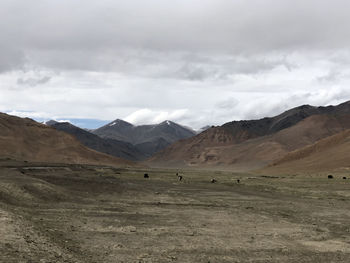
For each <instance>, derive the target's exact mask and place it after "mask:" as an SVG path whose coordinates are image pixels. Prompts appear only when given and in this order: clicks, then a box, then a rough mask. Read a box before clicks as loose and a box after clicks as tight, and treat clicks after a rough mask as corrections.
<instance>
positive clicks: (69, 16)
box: [0, 0, 350, 128]
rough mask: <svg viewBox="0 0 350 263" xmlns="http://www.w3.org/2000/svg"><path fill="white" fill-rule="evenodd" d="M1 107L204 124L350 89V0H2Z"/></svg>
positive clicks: (43, 115) (319, 101) (86, 122)
mask: <svg viewBox="0 0 350 263" xmlns="http://www.w3.org/2000/svg"><path fill="white" fill-rule="evenodd" d="M0 7H1V8H0V16H1V20H0V32H1V41H0V111H1V112H7V113H10V114H14V115H18V116H28V117H31V118H34V119H36V120H48V119H56V120H71V121H72V122H73V123H75V124H78V125H80V126H83V127H89V128H92V127H96V126H98V125H101V124H102V123H105V122H107V121H108V120H114V119H116V118H121V119H124V120H127V121H129V122H132V123H135V124H144V123H157V122H161V121H163V120H166V119H169V120H173V121H176V122H179V123H181V124H184V125H189V126H191V127H193V128H200V127H202V126H204V125H207V124H209V125H218V124H223V123H225V122H227V121H232V120H239V119H252V118H260V117H264V116H273V115H275V114H278V113H280V112H282V111H284V110H286V109H288V108H291V107H294V106H298V105H301V104H311V105H329V104H338V103H341V102H344V101H346V100H350V85H349V84H350V34H349V28H350V16H349V10H350V1H348V0H324V1H319V0H308V1H305V0H232V1H228V0H176V1H170V0H147V1H144V0H139V1H137V0H127V1H120V0H99V1H96V0H94V1H93V0H50V1H47V0H35V1H27V0H0Z"/></svg>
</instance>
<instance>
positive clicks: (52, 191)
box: [0, 161, 350, 263]
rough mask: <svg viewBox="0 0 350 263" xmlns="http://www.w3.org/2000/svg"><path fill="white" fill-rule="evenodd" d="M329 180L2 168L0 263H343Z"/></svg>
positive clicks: (349, 244)
mask: <svg viewBox="0 0 350 263" xmlns="http://www.w3.org/2000/svg"><path fill="white" fill-rule="evenodd" d="M144 173H148V174H149V178H148V179H147V178H144V176H143V175H144ZM176 173H179V174H180V175H182V176H183V180H182V181H178V178H177V176H176ZM333 176H334V179H328V178H327V174H321V173H320V174H299V175H274V176H270V175H266V174H243V173H232V172H227V171H226V172H221V171H200V170H181V171H179V170H166V169H163V170H160V169H158V170H157V169H144V170H142V169H116V168H110V167H106V166H104V167H102V166H87V165H85V166H81V165H57V164H55V165H49V164H38V163H37V164H30V163H17V162H8V163H7V162H6V161H2V162H1V168H0V221H1V223H0V237H1V238H0V262H6V263H10V262H16V263H17V262H33V263H34V262H35V263H36V262H205V263H208V262H211V263H213V262H219V263H223V262H251V263H253V262H254V263H258V262H259V263H262V262H279V263H281V262H298V263H302V262H325V263H330V262H350V224H349V223H350V203H349V201H350V180H349V179H343V176H347V175H346V174H345V173H344V174H334V175H333ZM213 178H215V179H216V180H217V182H216V183H211V179H213ZM237 179H239V182H238V181H237Z"/></svg>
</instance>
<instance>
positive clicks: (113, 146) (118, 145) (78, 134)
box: [45, 120, 145, 161]
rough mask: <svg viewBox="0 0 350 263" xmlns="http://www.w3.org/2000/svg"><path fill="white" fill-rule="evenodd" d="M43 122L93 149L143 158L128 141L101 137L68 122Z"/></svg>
mask: <svg viewBox="0 0 350 263" xmlns="http://www.w3.org/2000/svg"><path fill="white" fill-rule="evenodd" d="M45 124H46V125H49V126H51V127H53V128H55V129H56V130H59V131H64V132H66V133H69V134H71V135H73V136H74V137H75V138H77V139H78V140H79V141H80V142H81V143H82V144H83V145H85V146H86V147H88V148H91V149H93V150H96V151H99V152H102V153H106V154H109V155H113V156H116V157H120V158H124V159H128V160H133V161H136V160H141V159H143V158H145V156H144V154H142V152H140V151H139V150H138V149H137V148H136V147H135V146H133V145H132V144H130V143H127V142H123V141H118V140H114V139H108V138H106V139H104V138H101V137H99V136H97V135H95V134H93V133H91V132H89V131H87V130H84V129H81V128H79V127H76V126H74V125H73V124H71V123H68V122H57V121H53V120H51V121H48V122H46V123H45Z"/></svg>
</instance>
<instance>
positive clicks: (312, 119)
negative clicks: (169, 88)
mask: <svg viewBox="0 0 350 263" xmlns="http://www.w3.org/2000/svg"><path fill="white" fill-rule="evenodd" d="M346 129H350V102H345V103H342V104H340V105H338V106H328V107H314V106H310V105H303V106H300V107H296V108H293V109H291V110H288V111H286V112H284V113H282V114H280V115H277V116H275V117H270V118H263V119H259V120H248V121H233V122H228V123H225V124H224V125H222V126H217V127H212V128H210V129H208V130H206V131H204V132H202V133H200V134H198V135H196V136H194V137H191V138H189V139H186V140H181V141H179V142H177V143H174V144H173V145H171V146H170V147H168V148H166V149H164V150H163V151H161V152H159V153H157V154H155V155H154V156H153V157H151V158H150V159H149V160H148V161H147V163H148V165H152V166H167V167H169V166H170V167H171V166H172V167H178V166H185V167H186V166H187V167H201V168H203V167H221V168H223V167H226V168H228V169H236V170H252V169H259V168H261V167H264V166H266V165H268V164H270V163H271V162H273V161H275V160H277V159H279V158H281V156H284V155H286V154H288V153H289V152H291V151H294V150H297V149H300V148H303V147H305V146H307V145H311V144H313V143H316V142H317V141H318V140H321V139H324V138H326V137H328V136H331V135H334V134H336V133H339V132H342V131H344V130H346Z"/></svg>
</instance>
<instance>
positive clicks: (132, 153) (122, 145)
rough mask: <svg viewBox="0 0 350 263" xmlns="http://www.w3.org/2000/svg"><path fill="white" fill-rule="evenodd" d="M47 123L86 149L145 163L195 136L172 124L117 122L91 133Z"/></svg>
mask: <svg viewBox="0 0 350 263" xmlns="http://www.w3.org/2000/svg"><path fill="white" fill-rule="evenodd" d="M45 124H47V125H49V126H51V127H53V128H55V129H57V130H60V131H64V132H66V133H69V134H71V135H73V136H74V137H76V138H77V139H78V140H79V141H80V142H81V143H82V144H84V145H85V146H86V147H89V148H91V149H94V150H96V151H99V152H103V153H106V154H110V155H113V156H116V157H121V158H124V159H128V160H133V161H135V160H144V159H145V158H147V157H150V156H151V155H153V154H154V153H155V152H158V151H160V150H162V149H164V148H166V147H167V146H169V145H170V144H172V143H174V142H176V141H178V140H181V139H184V138H189V137H191V136H194V135H195V134H196V133H195V131H193V130H191V129H190V128H186V127H183V126H181V125H179V124H177V123H175V122H172V121H164V122H162V123H159V124H154V125H140V126H135V125H132V124H131V123H128V122H126V121H123V120H120V119H117V120H115V121H112V122H110V123H108V124H106V125H105V126H102V127H100V128H98V129H96V130H91V131H87V130H84V129H81V128H79V127H76V126H74V125H72V124H71V123H68V122H57V121H53V120H51V121H48V122H46V123H45Z"/></svg>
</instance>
